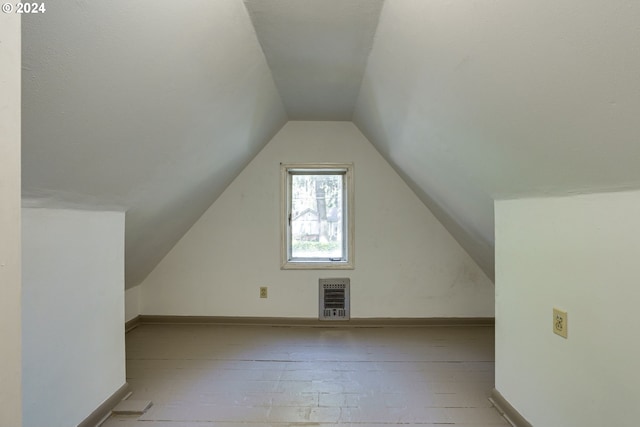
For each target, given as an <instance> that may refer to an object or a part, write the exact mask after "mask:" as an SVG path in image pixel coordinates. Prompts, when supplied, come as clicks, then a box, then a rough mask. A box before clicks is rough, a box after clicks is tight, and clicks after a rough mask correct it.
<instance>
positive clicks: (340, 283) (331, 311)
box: [318, 278, 350, 320]
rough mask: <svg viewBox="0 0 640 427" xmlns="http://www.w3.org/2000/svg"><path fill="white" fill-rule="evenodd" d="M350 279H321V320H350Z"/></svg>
mask: <svg viewBox="0 0 640 427" xmlns="http://www.w3.org/2000/svg"><path fill="white" fill-rule="evenodd" d="M349 284H350V279H348V278H338V279H320V311H319V314H318V317H319V319H320V320H349Z"/></svg>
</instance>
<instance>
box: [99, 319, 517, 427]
mask: <svg viewBox="0 0 640 427" xmlns="http://www.w3.org/2000/svg"><path fill="white" fill-rule="evenodd" d="M493 335H494V330H493V327H389V328H340V327H338V328H319V327H271V326H216V325H143V326H140V327H138V328H137V329H135V330H133V331H132V332H130V333H129V334H127V381H128V382H129V384H130V386H131V388H132V390H133V396H132V397H131V398H132V399H149V400H151V401H153V406H152V407H151V408H150V409H149V411H147V413H145V414H144V415H142V416H139V417H132V416H112V417H111V418H110V419H109V420H107V422H106V423H105V424H103V426H104V427H213V426H215V427H238V426H251V427H263V426H270V427H271V426H292V425H295V426H300V425H313V426H334V425H341V426H360V427H362V426H383V425H384V426H388V425H390V424H391V425H393V424H411V425H418V426H421V425H422V426H430V425H441V424H449V425H456V426H475V427H480V426H508V425H509V424H508V423H507V422H506V421H505V420H504V419H503V418H502V417H501V416H500V415H499V414H498V411H497V410H496V409H495V408H493V407H492V406H491V403H490V402H489V401H488V397H489V394H490V392H491V390H492V389H493V386H494V383H493V379H494V339H493Z"/></svg>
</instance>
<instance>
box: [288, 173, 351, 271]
mask: <svg viewBox="0 0 640 427" xmlns="http://www.w3.org/2000/svg"><path fill="white" fill-rule="evenodd" d="M313 171H317V172H318V173H326V172H337V173H340V174H344V182H343V215H342V219H343V227H344V228H343V246H345V247H344V250H343V254H344V256H343V258H342V259H341V260H328V259H318V260H312V259H308V258H305V259H301V260H297V259H294V258H292V256H291V221H290V219H289V218H290V214H291V182H292V180H291V176H292V175H295V174H296V172H305V173H309V172H313ZM280 185H281V191H280V194H281V201H280V207H281V212H280V218H281V232H280V235H281V237H282V239H281V244H280V249H281V250H280V259H281V269H283V270H352V269H354V242H355V238H354V229H355V227H354V218H355V214H354V207H355V203H354V200H355V197H354V183H353V163H281V164H280Z"/></svg>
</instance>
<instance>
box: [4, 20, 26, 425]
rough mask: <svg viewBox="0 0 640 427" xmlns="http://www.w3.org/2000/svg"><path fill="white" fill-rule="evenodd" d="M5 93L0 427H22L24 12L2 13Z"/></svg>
mask: <svg viewBox="0 0 640 427" xmlns="http://www.w3.org/2000/svg"><path fill="white" fill-rule="evenodd" d="M0 94H2V95H0V343H1V344H0V361H1V363H0V426H11V427H20V426H21V425H22V421H21V418H22V393H21V379H20V376H21V354H20V353H21V330H20V329H21V321H20V310H21V307H20V292H21V291H20V287H21V284H20V255H21V253H20V15H13V14H4V13H2V14H0Z"/></svg>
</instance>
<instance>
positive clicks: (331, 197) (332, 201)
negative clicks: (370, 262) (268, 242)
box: [281, 164, 354, 269]
mask: <svg viewBox="0 0 640 427" xmlns="http://www.w3.org/2000/svg"><path fill="white" fill-rule="evenodd" d="M281 180H282V215H281V216H282V251H281V252H282V268H283V269H352V268H353V241H354V239H353V199H354V197H353V164H283V165H281Z"/></svg>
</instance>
